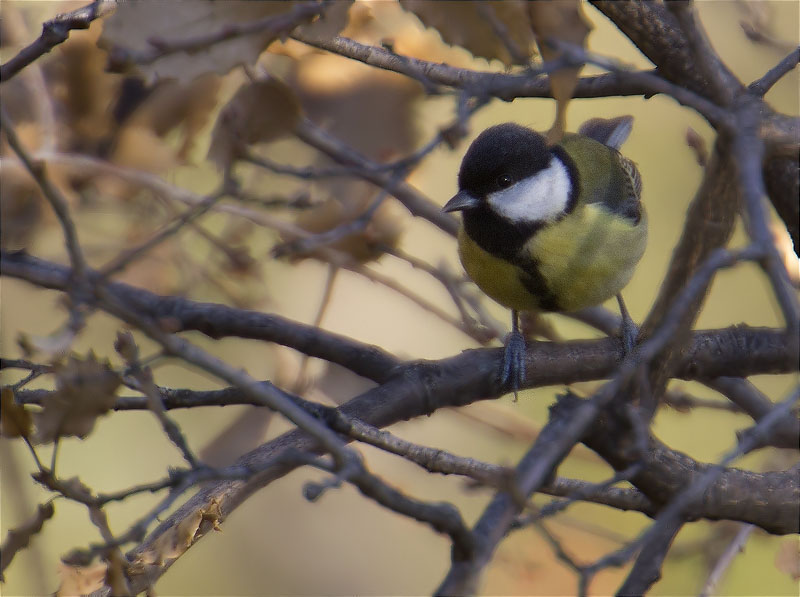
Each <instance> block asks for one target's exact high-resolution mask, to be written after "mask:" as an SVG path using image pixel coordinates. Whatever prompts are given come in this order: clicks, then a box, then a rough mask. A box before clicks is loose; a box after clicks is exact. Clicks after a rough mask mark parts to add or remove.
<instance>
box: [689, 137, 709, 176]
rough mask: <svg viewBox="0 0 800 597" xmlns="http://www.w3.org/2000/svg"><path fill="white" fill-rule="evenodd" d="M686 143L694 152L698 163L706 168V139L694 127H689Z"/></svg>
mask: <svg viewBox="0 0 800 597" xmlns="http://www.w3.org/2000/svg"><path fill="white" fill-rule="evenodd" d="M686 144H687V145H688V146H689V148H690V149H691V150H692V151H693V152H694V157H695V159H696V160H697V163H698V164H699V165H700V166H701V167H703V168H705V167H706V164H708V147H706V140H705V139H703V137H701V136H700V133H698V132H697V131H696V130H694V129H693V128H692V127H688V128H687V129H686Z"/></svg>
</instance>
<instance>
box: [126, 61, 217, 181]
mask: <svg viewBox="0 0 800 597" xmlns="http://www.w3.org/2000/svg"><path fill="white" fill-rule="evenodd" d="M220 86H221V78H220V77H219V76H218V75H215V74H211V73H209V74H205V75H201V76H199V77H197V78H196V79H194V80H193V81H191V82H190V83H179V82H177V81H165V82H163V83H162V84H160V85H157V86H156V87H155V89H154V90H153V91H152V92H151V93H150V94H149V95H148V96H147V98H146V99H145V100H144V101H143V102H142V103H141V105H140V106H139V107H137V108H136V110H135V111H134V112H133V114H131V116H130V118H129V119H128V120H127V121H126V125H128V126H138V127H145V128H147V129H150V130H152V131H153V132H154V133H155V134H156V135H157V136H158V137H161V138H164V137H165V136H166V135H167V134H168V133H170V132H171V131H173V130H175V129H179V131H180V132H181V133H182V137H183V142H182V145H181V148H180V149H179V150H178V157H179V158H180V159H182V160H183V159H186V157H187V156H188V154H189V151H190V150H191V148H192V144H193V142H194V139H195V138H196V137H197V135H198V134H199V133H200V132H201V131H202V130H203V129H204V128H205V126H206V123H207V122H208V119H209V117H210V116H211V113H212V112H213V111H214V108H215V107H216V106H217V100H218V95H219V89H220ZM148 171H152V170H148Z"/></svg>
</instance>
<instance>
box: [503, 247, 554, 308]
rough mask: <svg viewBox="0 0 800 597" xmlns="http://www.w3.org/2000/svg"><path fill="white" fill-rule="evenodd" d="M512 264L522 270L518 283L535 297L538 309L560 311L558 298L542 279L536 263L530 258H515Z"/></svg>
mask: <svg viewBox="0 0 800 597" xmlns="http://www.w3.org/2000/svg"><path fill="white" fill-rule="evenodd" d="M514 262H515V265H517V266H519V267H520V268H521V270H522V273H521V274H520V276H519V281H520V282H522V285H523V286H524V287H525V288H526V289H527V291H528V292H530V293H531V294H532V295H534V296H535V297H536V299H537V301H538V302H539V307H540V308H541V309H542V310H543V311H560V310H561V309H560V305H559V303H558V298H557V297H556V295H555V294H553V291H552V290H551V289H550V287H549V286H548V285H547V280H545V279H544V276H543V275H542V272H541V271H539V264H538V262H537V261H536V260H535V259H530V258H527V259H526V258H517V259H515V260H514Z"/></svg>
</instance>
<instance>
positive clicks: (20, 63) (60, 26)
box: [0, 0, 114, 83]
mask: <svg viewBox="0 0 800 597" xmlns="http://www.w3.org/2000/svg"><path fill="white" fill-rule="evenodd" d="M113 5H114V3H113V2H108V1H107V0H95V2H92V3H91V4H87V5H86V6H84V7H82V8H79V9H77V10H73V11H72V12H68V13H64V14H60V15H58V16H56V17H54V18H52V19H50V20H49V21H45V22H44V23H43V24H42V33H41V35H39V37H38V38H37V39H36V40H35V41H34V42H33V43H31V44H30V45H29V46H27V47H25V48H23V49H22V50H20V52H19V53H18V54H17V55H16V56H14V57H13V58H11V59H10V60H8V62H5V63H4V64H3V65H2V66H0V82H3V83H5V82H6V81H8V80H9V79H11V78H12V77H13V76H14V75H16V74H17V73H18V72H19V71H21V70H22V69H23V68H25V67H26V66H28V65H29V64H30V63H31V62H33V61H34V60H36V59H38V58H40V57H41V56H43V55H44V54H47V53H48V52H49V51H50V50H52V49H53V48H55V47H56V46H57V45H58V44H60V43H63V42H65V41H67V38H69V34H70V31H72V30H73V29H88V28H89V25H91V24H92V21H94V20H95V19H97V18H99V17H102V16H104V15H105V14H107V13H108V12H110V11H111V10H112V9H113Z"/></svg>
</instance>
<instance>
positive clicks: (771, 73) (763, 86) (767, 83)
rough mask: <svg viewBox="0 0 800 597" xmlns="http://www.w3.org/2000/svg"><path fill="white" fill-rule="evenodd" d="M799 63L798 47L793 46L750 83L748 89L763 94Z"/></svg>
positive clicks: (799, 50) (799, 49)
mask: <svg viewBox="0 0 800 597" xmlns="http://www.w3.org/2000/svg"><path fill="white" fill-rule="evenodd" d="M798 63H800V47H797V48H795V49H794V50H792V51H791V52H789V54H787V56H786V57H785V58H784V59H783V60H781V61H780V62H779V63H778V64H776V65H775V66H773V67H772V68H771V69H769V70H768V71H767V72H766V73H764V76H762V77H761V78H760V79H757V80H755V81H753V82H752V83H750V85H749V86H748V89H750V91H752V92H753V93H755V94H757V95H760V96H762V97H763V96H764V95H766V93H767V91H769V90H770V89H772V86H773V85H775V83H777V82H778V81H780V80H781V79H782V78H783V77H784V75H786V74H788V73H789V72H791V71H792V69H794V68H795V67H797V65H798Z"/></svg>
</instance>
